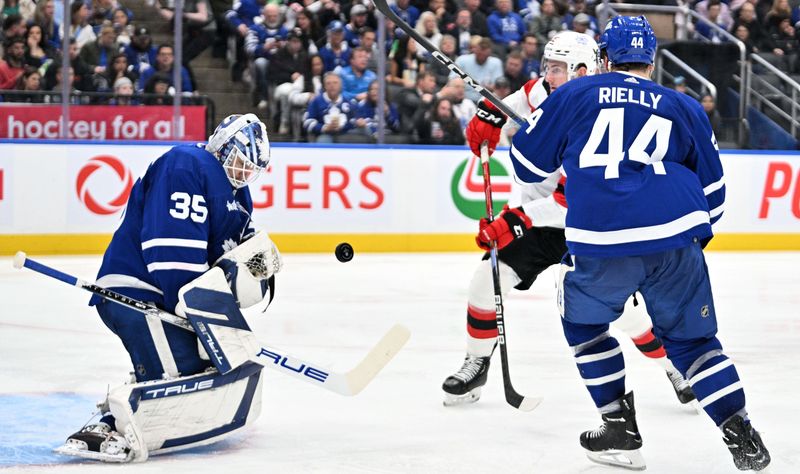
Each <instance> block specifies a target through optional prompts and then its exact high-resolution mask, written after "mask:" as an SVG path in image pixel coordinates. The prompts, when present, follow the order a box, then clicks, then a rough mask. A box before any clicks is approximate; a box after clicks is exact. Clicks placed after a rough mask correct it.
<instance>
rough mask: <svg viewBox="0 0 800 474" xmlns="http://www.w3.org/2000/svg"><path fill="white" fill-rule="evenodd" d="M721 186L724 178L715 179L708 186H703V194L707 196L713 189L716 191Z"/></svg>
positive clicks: (723, 183)
mask: <svg viewBox="0 0 800 474" xmlns="http://www.w3.org/2000/svg"><path fill="white" fill-rule="evenodd" d="M723 186H725V178H720V180H719V181H717V182H716V183H711V184H709V185H708V186H706V187H705V188H703V194H705V195H706V196H708V195H709V194H711V193H713V192H714V191H718V190H720V189H722V187H723Z"/></svg>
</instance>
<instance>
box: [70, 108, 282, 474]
mask: <svg viewBox="0 0 800 474" xmlns="http://www.w3.org/2000/svg"><path fill="white" fill-rule="evenodd" d="M269 159H270V152H269V140H268V138H267V131H266V128H265V126H264V124H263V123H262V122H261V121H260V120H259V119H258V118H257V117H256V116H255V115H253V114H246V115H232V116H229V117H227V118H226V119H225V120H223V121H222V123H220V125H219V126H218V127H217V128H216V130H215V131H214V133H213V134H212V135H211V137H210V138H209V141H208V144H207V145H205V146H203V145H202V144H198V145H178V146H175V147H173V148H172V149H170V150H169V151H167V152H166V153H164V154H163V155H162V156H161V157H159V158H158V159H157V160H155V161H154V162H153V163H152V164H151V165H150V166H149V168H148V169H147V172H146V173H145V174H144V176H142V177H141V178H140V179H139V180H137V182H136V184H135V185H134V186H133V188H132V190H131V194H130V197H129V199H128V204H127V207H126V210H125V214H124V218H123V220H122V223H121V224H120V226H119V228H118V229H117V231H116V232H115V233H114V236H113V238H112V240H111V243H110V244H109V246H108V249H107V250H106V252H105V255H104V257H103V263H102V266H101V267H100V271H99V274H98V279H97V285H99V286H102V287H105V288H109V289H112V290H114V291H116V292H118V293H121V294H123V295H125V296H129V297H132V298H135V299H138V300H140V301H148V302H152V303H153V304H155V305H156V306H158V307H159V308H160V309H162V310H164V311H167V312H170V313H175V314H177V315H179V316H182V317H186V318H187V319H189V321H191V322H192V325H195V323H196V322H200V323H201V324H203V326H202V330H203V331H205V329H206V328H211V327H212V323H211V322H209V320H202V315H209V314H210V315H212V316H213V317H215V318H217V321H219V320H223V321H222V322H221V323H220V325H221V326H225V331H224V333H223V331H221V330H220V331H219V333H218V334H216V335H215V336H214V338H213V339H214V341H213V345H212V346H209V344H208V343H207V342H206V341H205V340H204V339H205V338H201V339H200V340H199V339H198V336H197V334H195V333H193V332H189V331H186V330H184V329H181V328H178V327H176V326H173V325H170V324H166V323H165V322H163V321H161V320H160V319H158V318H157V317H153V316H151V315H144V314H142V313H139V312H136V311H134V310H132V309H130V308H128V307H126V306H122V305H119V304H115V303H113V302H111V301H107V300H103V299H101V298H99V297H97V296H95V297H94V298H93V299H92V300H91V302H90V304H92V305H95V307H96V309H97V312H98V313H99V314H100V317H101V319H102V320H103V322H104V323H105V324H106V326H108V328H109V329H110V330H111V331H112V332H114V334H116V335H117V336H118V337H119V338H120V339H121V340H122V343H123V345H124V347H125V349H126V350H127V351H128V353H129V355H130V359H131V363H132V367H133V375H134V377H135V381H132V382H131V383H129V384H125V385H124V386H122V387H118V388H115V389H113V390H111V392H110V393H109V395H108V397H107V399H106V400H105V401H104V402H103V403H101V404H100V405H99V407H100V408H101V414H102V415H103V416H102V418H101V420H100V422H98V423H95V424H91V425H88V426H86V427H84V428H83V429H82V430H80V431H79V432H78V433H75V434H74V435H72V436H70V437H69V438H68V440H67V442H66V443H65V445H64V446H62V447H61V448H58V449H57V450H56V451H57V452H59V453H62V454H67V455H73V456H79V457H84V458H92V459H98V460H102V461H112V462H127V461H142V460H145V459H147V456H148V454H149V453H153V452H159V451H165V450H172V451H174V450H177V449H184V448H187V447H191V446H197V445H200V444H207V443H209V442H212V441H215V440H217V439H219V438H221V437H222V436H224V435H227V434H229V433H230V432H232V431H234V430H235V429H237V428H240V427H241V426H244V424H246V423H248V422H250V421H252V420H254V419H255V418H256V417H257V415H258V412H259V409H260V387H261V383H260V381H261V378H260V368H261V367H260V366H258V365H256V364H253V363H249V362H248V357H249V353H248V352H247V351H248V350H249V346H248V344H250V345H252V344H251V342H252V340H253V335H252V333H251V332H250V331H249V327H247V324H246V323H245V322H244V319H243V317H242V315H241V313H240V312H239V309H238V308H245V307H248V306H251V305H253V304H254V303H256V302H260V301H262V300H265V299H266V300H271V298H272V294H273V292H272V289H273V288H274V273H276V272H277V271H278V270H279V269H280V256H279V253H278V252H277V249H276V248H275V247H274V244H272V242H271V241H270V240H269V239H268V238H267V237H266V234H263V233H258V234H256V237H253V236H254V234H255V231H254V229H253V226H252V222H251V213H252V211H253V204H252V200H251V197H250V192H249V190H248V188H247V184H248V183H249V182H252V181H253V180H254V179H255V178H256V177H257V176H258V174H259V173H260V172H261V171H262V170H263V169H264V168H266V166H267V164H268V163H269ZM256 247H258V248H256ZM245 251H250V253H251V255H255V254H257V253H258V252H261V254H262V255H267V256H268V257H269V258H266V259H264V261H263V262H262V263H263V265H262V266H261V267H260V271H259V272H257V273H256V274H254V273H253V272H252V271H248V268H246V267H245V266H244V262H246V261H247V260H246V259H242V258H240V257H241V256H243V255H245ZM248 263H249V262H248ZM245 288H246V290H245ZM201 300H203V301H201ZM195 329H196V332H197V333H198V334H199V333H201V330H199V328H198V327H197V326H195ZM209 332H210V329H209ZM203 334H204V335H205V332H203ZM199 342H202V347H201V346H200V345H199ZM208 354H212V355H213V357H211V358H210V360H209V357H208ZM221 363H224V364H221ZM201 390H205V391H201ZM192 397H194V398H192Z"/></svg>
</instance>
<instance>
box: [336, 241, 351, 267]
mask: <svg viewBox="0 0 800 474" xmlns="http://www.w3.org/2000/svg"><path fill="white" fill-rule="evenodd" d="M353 253H354V252H353V246H352V245H350V244H348V243H347V242H342V243H341V244H339V245H337V246H336V251H335V254H336V259H337V260H339V261H340V262H342V263H345V262H349V261H350V260H352V259H353Z"/></svg>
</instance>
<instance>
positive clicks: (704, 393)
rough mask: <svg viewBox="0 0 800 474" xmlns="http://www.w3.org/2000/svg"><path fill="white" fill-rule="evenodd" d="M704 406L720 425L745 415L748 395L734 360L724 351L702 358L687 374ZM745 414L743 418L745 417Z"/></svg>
mask: <svg viewBox="0 0 800 474" xmlns="http://www.w3.org/2000/svg"><path fill="white" fill-rule="evenodd" d="M686 378H687V379H688V380H689V384H690V385H691V386H692V390H694V393H695V396H697V401H698V402H699V403H700V406H701V407H702V408H703V410H705V412H706V413H708V416H710V417H711V419H712V420H714V423H716V425H717V426H720V425H722V424H723V423H724V422H725V420H727V419H728V418H730V417H731V416H733V415H735V414H737V413H738V414H744V415H746V413H745V412H744V407H745V396H744V389H743V388H742V382H741V381H740V380H739V374H738V373H737V372H736V367H735V366H734V365H733V361H732V360H730V359H728V357H727V356H726V355H725V354H723V353H722V352H721V351H713V352H710V353H707V354H705V355H703V356H701V357H700V358H699V359H697V360H696V361H695V362H694V364H692V366H691V367H690V368H689V370H688V371H686ZM744 415H743V416H744Z"/></svg>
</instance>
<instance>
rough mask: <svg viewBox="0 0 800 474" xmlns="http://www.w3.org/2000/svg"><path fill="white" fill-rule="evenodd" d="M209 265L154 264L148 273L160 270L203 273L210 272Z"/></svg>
mask: <svg viewBox="0 0 800 474" xmlns="http://www.w3.org/2000/svg"><path fill="white" fill-rule="evenodd" d="M208 268H209V267H208V264H207V263H187V262H153V263H151V264H149V265H147V271H148V272H155V271H158V270H184V271H187V272H195V273H203V272H205V271H206V270H208Z"/></svg>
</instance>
